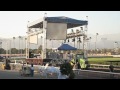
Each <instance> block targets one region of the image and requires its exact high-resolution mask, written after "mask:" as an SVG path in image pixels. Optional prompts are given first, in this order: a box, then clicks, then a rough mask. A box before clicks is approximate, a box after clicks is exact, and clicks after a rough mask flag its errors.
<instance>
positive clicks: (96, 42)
mask: <svg viewBox="0 0 120 90" xmlns="http://www.w3.org/2000/svg"><path fill="white" fill-rule="evenodd" d="M98 35H99V34H98V33H96V40H95V51H96V47H97V46H96V44H97V36H98Z"/></svg>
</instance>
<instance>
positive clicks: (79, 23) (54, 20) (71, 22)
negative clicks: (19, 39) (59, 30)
mask: <svg viewBox="0 0 120 90" xmlns="http://www.w3.org/2000/svg"><path fill="white" fill-rule="evenodd" d="M45 21H47V22H48V23H66V24H67V29H69V28H74V27H78V26H83V25H87V24H88V21H85V20H77V19H73V18H69V17H65V16H61V17H46V18H45ZM40 25H43V19H39V20H36V21H34V22H32V23H29V24H28V27H29V28H39V27H40Z"/></svg>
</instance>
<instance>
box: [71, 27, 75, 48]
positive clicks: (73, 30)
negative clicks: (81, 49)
mask: <svg viewBox="0 0 120 90" xmlns="http://www.w3.org/2000/svg"><path fill="white" fill-rule="evenodd" d="M71 32H72V34H74V37H73V42H74V47H75V33H74V30H73V29H71Z"/></svg>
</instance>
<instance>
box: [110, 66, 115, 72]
mask: <svg viewBox="0 0 120 90" xmlns="http://www.w3.org/2000/svg"><path fill="white" fill-rule="evenodd" d="M109 69H110V72H113V71H114V66H113V65H112V64H110V66H109Z"/></svg>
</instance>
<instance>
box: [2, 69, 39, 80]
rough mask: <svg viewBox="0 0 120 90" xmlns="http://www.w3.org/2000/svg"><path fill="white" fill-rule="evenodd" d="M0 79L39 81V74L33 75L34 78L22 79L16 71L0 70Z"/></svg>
mask: <svg viewBox="0 0 120 90" xmlns="http://www.w3.org/2000/svg"><path fill="white" fill-rule="evenodd" d="M0 79H41V78H40V76H39V74H37V73H35V75H34V77H23V76H20V75H19V72H18V71H11V70H4V71H3V70H0Z"/></svg>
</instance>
